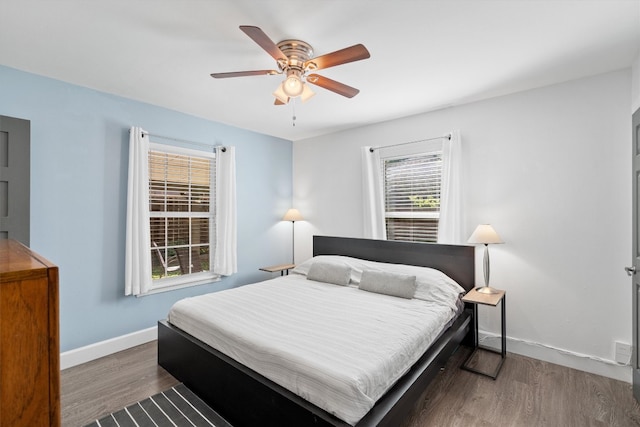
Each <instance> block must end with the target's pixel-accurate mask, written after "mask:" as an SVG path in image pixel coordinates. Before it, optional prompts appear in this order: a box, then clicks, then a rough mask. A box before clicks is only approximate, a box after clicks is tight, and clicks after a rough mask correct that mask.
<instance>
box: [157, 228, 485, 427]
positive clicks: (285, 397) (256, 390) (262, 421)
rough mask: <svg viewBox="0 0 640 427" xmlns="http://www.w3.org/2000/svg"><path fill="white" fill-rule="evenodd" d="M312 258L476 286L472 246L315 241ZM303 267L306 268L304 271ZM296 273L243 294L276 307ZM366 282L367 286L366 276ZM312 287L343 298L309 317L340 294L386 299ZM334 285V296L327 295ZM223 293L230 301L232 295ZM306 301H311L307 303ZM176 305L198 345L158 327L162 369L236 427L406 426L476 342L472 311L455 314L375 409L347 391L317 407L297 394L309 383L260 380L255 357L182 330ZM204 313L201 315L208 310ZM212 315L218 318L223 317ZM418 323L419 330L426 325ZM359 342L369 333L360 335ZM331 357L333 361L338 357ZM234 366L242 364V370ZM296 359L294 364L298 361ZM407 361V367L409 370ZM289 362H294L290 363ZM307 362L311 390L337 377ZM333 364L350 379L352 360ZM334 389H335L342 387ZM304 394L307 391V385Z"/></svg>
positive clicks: (167, 325) (293, 285) (293, 286)
mask: <svg viewBox="0 0 640 427" xmlns="http://www.w3.org/2000/svg"><path fill="white" fill-rule="evenodd" d="M313 255H314V259H321V258H323V257H327V258H329V259H333V258H335V257H348V258H347V259H350V258H355V259H358V260H366V261H371V262H383V263H391V264H405V265H410V266H421V267H431V268H435V269H437V270H440V271H442V272H443V273H445V274H446V275H447V276H448V277H450V278H452V279H453V280H455V282H457V283H458V284H459V285H460V286H461V287H462V288H461V290H469V289H471V288H472V287H473V283H474V251H473V247H468V246H452V245H431V244H420V243H408V242H392V241H380V240H368V239H353V238H340V237H324V236H314V240H313ZM303 265H304V264H303ZM299 267H300V268H302V266H299ZM403 268H404V267H403ZM292 273H294V274H292V275H290V276H292V277H291V278H288V276H285V277H284V278H282V279H281V280H280V281H277V282H276V281H266V282H263V283H262V284H257V285H256V286H245V287H242V288H239V289H243V292H249V291H251V292H263V294H262V295H261V294H256V295H252V296H251V297H253V298H254V299H256V300H262V299H263V298H265V299H264V301H265V302H266V303H267V304H268V305H274V304H276V303H277V302H278V300H280V299H284V298H285V297H286V296H287V295H289V294H292V298H295V297H296V295H295V292H297V290H298V288H301V287H302V286H301V285H304V283H302V282H299V281H298V282H296V280H299V278H296V274H295V271H294V272H292ZM309 273H311V272H309ZM362 279H363V280H364V277H363V278H362ZM271 282H273V283H271ZM308 282H309V284H310V285H313V286H311V289H312V292H315V293H316V294H317V295H324V293H326V292H329V291H331V292H340V293H339V294H330V295H329V294H328V295H329V296H327V297H321V298H331V300H332V302H331V303H329V302H327V301H326V300H324V301H323V300H321V299H320V300H317V301H315V300H314V304H311V305H310V306H309V307H307V308H304V309H303V310H305V312H306V311H307V310H312V309H313V305H316V306H320V307H324V308H327V307H329V308H330V307H333V305H334V302H335V305H336V306H338V302H339V301H340V300H341V298H342V297H341V296H340V295H343V294H345V295H346V294H348V293H350V294H354V295H356V294H357V295H360V297H361V298H365V299H366V298H371V299H374V298H378V299H381V298H380V297H379V296H372V295H371V296H370V295H369V293H368V292H363V291H362V290H358V289H357V288H354V287H353V286H334V285H326V284H325V283H322V282H313V281H308ZM270 286H271V288H270ZM332 286H333V288H336V289H329V288H331V287H332ZM337 288H340V289H337ZM281 289H282V290H283V291H282V292H283V293H282V295H280V296H278V297H277V300H274V301H273V302H268V300H266V298H267V295H278V294H277V292H278V291H279V290H281ZM416 292H417V291H416ZM239 293H242V292H236V293H235V294H239ZM221 294H224V295H233V293H221ZM304 298H305V299H306V298H307V297H304ZM345 298H346V297H345ZM384 298H385V297H382V299H384ZM387 299H388V300H394V301H393V304H395V305H394V307H398V312H401V311H402V310H404V309H405V306H411V307H413V305H415V304H424V302H423V301H417V300H415V299H414V300H406V299H405V300H402V301H401V298H394V297H390V298H389V297H387ZM198 301H200V300H198ZM385 303H386V302H385ZM224 304H225V305H229V307H232V304H233V301H232V300H228V301H226V302H225V303H224ZM287 304H288V306H287V307H294V306H295V304H291V303H287ZM356 305H360V303H359V302H358V303H357V304H356ZM363 305H366V303H363ZM177 306H178V309H176V311H175V312H174V309H172V312H171V313H170V315H172V316H173V323H177V324H179V325H180V326H181V327H182V328H184V329H187V330H190V331H191V332H192V333H193V334H194V335H197V336H199V337H200V338H201V339H199V338H195V337H194V336H193V335H192V334H189V333H187V332H185V331H184V330H183V329H182V328H180V327H177V326H176V325H174V324H173V323H172V322H169V321H166V320H164V321H160V322H159V325H158V362H159V364H160V365H161V366H163V367H164V368H165V369H166V370H167V371H169V372H170V373H171V374H172V375H174V376H175V377H176V378H177V379H178V380H180V381H182V382H183V383H185V385H186V386H187V387H189V388H190V389H192V390H193V391H194V392H195V393H196V394H198V395H199V396H200V397H201V398H202V399H203V400H205V401H206V402H207V403H209V405H211V407H212V408H213V409H215V410H216V411H217V412H218V413H219V414H220V415H221V416H223V417H225V418H226V419H227V420H228V421H229V422H230V423H231V424H233V425H234V426H236V427H243V426H255V425H274V426H307V425H309V426H350V425H355V426H358V427H360V426H374V425H375V426H377V425H380V426H397V425H400V424H401V422H402V420H403V419H404V418H405V417H406V416H407V415H408V414H410V413H411V411H412V409H413V407H414V406H415V404H416V403H417V400H418V399H419V397H420V396H421V394H422V392H423V391H424V389H425V387H426V385H427V384H428V383H429V382H430V381H431V379H432V378H433V377H434V376H435V375H436V374H437V372H438V371H439V369H440V368H441V366H443V365H444V363H445V362H446V360H447V359H448V357H449V356H450V355H451V354H452V353H453V352H454V351H455V350H456V348H457V347H458V345H459V344H460V343H461V342H462V341H463V340H465V339H466V340H472V339H473V334H472V333H470V329H471V328H470V324H471V322H470V316H471V315H470V313H469V311H468V310H458V312H459V315H458V316H457V317H455V318H451V319H446V326H447V327H446V328H445V329H444V330H443V331H442V332H440V331H437V333H436V334H435V335H434V336H433V337H431V338H430V340H429V342H428V343H427V344H428V347H424V348H423V347H420V346H424V345H425V344H424V343H420V344H419V345H417V346H416V349H418V348H419V349H420V351H419V353H417V354H415V355H413V356H411V354H413V353H411V352H408V353H409V354H410V358H413V359H411V360H410V361H409V362H410V365H409V366H408V367H407V368H406V369H405V370H402V372H400V371H398V372H399V375H400V377H399V379H398V378H393V379H392V382H391V384H392V386H391V387H390V388H387V387H388V385H385V386H384V389H382V393H381V394H380V396H378V395H375V402H370V403H369V405H371V406H370V407H364V408H362V407H360V406H359V405H360V402H359V400H363V402H362V404H363V405H366V404H367V403H366V402H364V401H366V400H367V399H366V396H365V397H364V398H362V399H360V397H359V396H358V395H355V396H352V395H346V394H341V393H342V390H339V389H336V390H337V391H336V396H337V397H336V399H335V400H333V401H331V400H330V398H329V397H327V402H325V401H321V402H318V401H314V396H313V393H311V396H309V395H307V392H306V391H304V390H306V389H303V392H301V391H300V389H298V388H297V387H298V383H299V382H302V383H303V382H304V381H301V380H300V379H299V378H298V376H294V379H293V380H292V381H294V382H293V383H291V384H288V383H286V381H284V382H283V381H282V380H281V379H280V378H279V377H273V376H272V375H271V374H272V373H271V372H270V371H269V370H268V369H267V370H266V371H261V372H263V374H258V373H257V372H256V371H255V370H253V369H250V368H249V367H247V366H245V364H246V365H249V366H253V365H252V364H251V362H252V361H253V360H252V358H251V357H252V356H249V358H248V359H247V358H245V359H243V354H238V353H237V352H236V350H234V349H231V350H230V349H229V348H228V347H225V345H224V343H223V341H224V339H220V337H217V338H211V339H212V340H214V341H210V338H209V337H207V336H206V335H202V334H201V332H203V331H204V330H205V329H206V328H205V327H204V326H203V325H200V327H199V328H198V327H197V325H196V327H195V329H194V328H192V329H189V328H191V326H189V325H188V323H181V322H182V320H181V316H180V310H179V308H180V304H177ZM274 306H275V305H274ZM198 310H199V309H198V308H197V306H196V307H195V308H193V307H189V308H185V309H184V310H182V311H183V312H184V313H187V312H189V311H198ZM221 310H222V309H221ZM301 310H302V308H301ZM202 311H204V309H203V310H202ZM214 311H216V312H217V311H218V310H214ZM288 311H294V310H288ZM322 311H324V310H321V311H318V312H317V315H318V316H321V315H322V314H323V313H322ZM345 311H348V310H342V312H345ZM394 311H395V309H394ZM219 316H220V318H219V319H218V320H217V321H222V322H224V319H225V316H226V314H225V313H224V312H222V311H221V312H220V313H219ZM314 316H316V315H314ZM325 321H327V319H321V320H320V324H319V325H321V324H322V322H325ZM400 321H401V322H402V321H406V320H400ZM349 322H351V320H347V321H346V324H349V325H351V323H349ZM417 323H422V320H420V322H417ZM255 329H256V330H258V329H259V328H258V327H255ZM256 332H257V333H258V337H257V338H256V337H254V338H252V339H258V340H259V339H260V335H262V332H261V331H256ZM364 332H366V331H364ZM357 335H365V334H364V333H357ZM265 336H266V334H265ZM391 338H393V337H391ZM215 340H218V341H215ZM242 340H244V338H242V339H241V340H240V341H242ZM274 341H275V340H274ZM387 341H388V340H387V339H385V340H384V342H381V343H380V345H379V347H380V351H383V350H384V347H386V344H387ZM207 342H209V344H211V345H209V344H208V343H207ZM215 342H218V344H217V347H219V348H220V349H222V351H219V349H216V348H214V347H213V346H214V345H216V344H215ZM258 344H259V345H262V346H266V347H261V348H267V350H266V352H267V353H268V352H270V351H274V350H273V349H268V346H269V344H270V342H269V341H268V340H267V341H265V342H262V343H258ZM313 344H314V343H313V342H306V343H304V344H301V345H300V346H299V347H304V348H307V347H308V348H309V351H310V352H314V351H315V350H314V349H313V348H312V347H313ZM469 344H471V345H473V344H474V343H473V342H472V341H470V342H469ZM336 347H338V348H339V346H338V345H336ZM377 350H378V349H377V348H375V349H372V350H371V353H372V359H376V358H377V356H376V354H377V353H376V352H377ZM275 351H279V349H278V348H275ZM340 351H341V350H339V351H338V352H337V353H336V354H337V355H339V354H340ZM227 354H230V355H232V356H233V358H232V357H229V356H228V355H227ZM277 356H278V357H276V358H275V359H277V360H280V359H279V355H277ZM334 356H335V354H334ZM327 357H328V358H330V357H333V356H327ZM237 360H241V361H244V362H245V364H243V363H240V362H238V361H237ZM295 360H296V361H297V359H295ZM363 360H364V358H363ZM409 362H407V361H405V362H404V363H409ZM287 363H290V362H289V361H288V362H287ZM304 363H306V362H301V364H302V366H303V367H304V368H303V372H308V373H309V375H308V377H309V378H308V382H309V383H315V382H317V381H319V380H320V377H323V376H324V377H330V378H333V373H332V372H330V373H328V374H325V373H320V374H317V375H316V376H314V375H315V373H316V371H319V369H316V368H318V366H317V365H316V364H318V363H320V364H321V361H312V362H309V363H311V364H309V365H305V364H304ZM364 364H365V363H363V365H364ZM293 365H297V363H293ZM293 365H291V366H293ZM328 365H331V366H333V367H334V368H335V369H336V370H337V371H340V372H339V374H341V372H342V371H343V370H344V371H345V372H346V373H345V375H346V376H351V375H352V373H351V371H348V370H347V367H349V363H348V360H347V358H345V360H344V363H343V365H344V366H342V365H341V364H340V363H335V362H332V363H330V364H328ZM287 366H290V365H287ZM261 368H262V367H261ZM305 369H306V370H305ZM285 373H286V372H285ZM373 377H378V375H377V374H374V375H373ZM337 378H338V377H337ZM367 381H368V379H367V378H365V379H360V380H359V382H360V383H367ZM336 382H337V383H338V382H340V381H336ZM300 387H304V384H303V385H301V386H300ZM372 387H374V388H376V387H378V385H376V384H374V385H373V386H372ZM290 389H291V390H295V391H296V393H298V394H301V395H302V396H304V397H305V398H303V397H300V396H299V395H298V394H296V393H294V392H292V391H290ZM332 390H333V389H332ZM376 390H378V388H376ZM378 391H379V390H378ZM367 393H368V391H367ZM367 393H364V394H367ZM316 394H318V393H316ZM329 394H330V393H322V392H319V395H320V397H322V396H324V395H327V396H328V395H329ZM317 397H318V396H315V398H317ZM341 399H342V400H343V401H344V403H346V405H343V406H344V408H342V409H340V408H339V406H340V405H339V403H340V400H341ZM311 402H315V403H317V404H314V403H311ZM334 406H335V407H334ZM323 408H324V409H323ZM350 410H353V411H354V413H350V412H349V411H350ZM341 411H342V412H341ZM358 411H360V412H358ZM362 411H364V412H362Z"/></svg>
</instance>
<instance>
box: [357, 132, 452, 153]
mask: <svg viewBox="0 0 640 427" xmlns="http://www.w3.org/2000/svg"><path fill="white" fill-rule="evenodd" d="M442 138H446V139H447V140H448V141H451V134H450V133H448V134H446V135H443V136H436V137H433V138H427V139H419V140H417V141H409V142H401V143H399V144H392V145H382V146H380V147H370V148H369V152H371V153H373V151H374V150H379V149H381V148H391V147H398V146H400V145H407V144H416V143H418V142H426V141H434V140H436V139H442Z"/></svg>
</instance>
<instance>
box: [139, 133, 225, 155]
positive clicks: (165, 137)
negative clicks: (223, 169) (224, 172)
mask: <svg viewBox="0 0 640 427" xmlns="http://www.w3.org/2000/svg"><path fill="white" fill-rule="evenodd" d="M129 132H131V130H129ZM144 135H149V136H150V137H154V138H162V139H167V140H170V141H175V142H182V143H185V144H191V145H197V146H200V147H206V148H209V149H215V148H216V147H217V146H215V145H211V144H205V143H204V142H196V141H189V140H188V139H178V138H173V137H171V136H164V135H157V134H155V133H151V132H147V131H146V130H143V131H142V136H143V137H144ZM221 149H222V152H223V153H224V152H226V151H227V149H226V147H222V148H221Z"/></svg>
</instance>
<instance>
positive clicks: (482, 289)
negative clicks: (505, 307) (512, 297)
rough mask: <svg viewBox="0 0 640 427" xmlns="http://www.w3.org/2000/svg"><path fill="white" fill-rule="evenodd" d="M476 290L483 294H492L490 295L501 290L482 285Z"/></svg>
mask: <svg viewBox="0 0 640 427" xmlns="http://www.w3.org/2000/svg"><path fill="white" fill-rule="evenodd" d="M476 292H480V293H481V294H490V295H493V294H499V293H500V291H497V290H495V289H493V288H492V287H491V286H482V287H479V288H476Z"/></svg>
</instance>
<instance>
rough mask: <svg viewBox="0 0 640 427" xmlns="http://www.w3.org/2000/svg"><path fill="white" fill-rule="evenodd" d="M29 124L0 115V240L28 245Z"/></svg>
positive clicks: (26, 121) (25, 121) (27, 121)
mask: <svg viewBox="0 0 640 427" xmlns="http://www.w3.org/2000/svg"><path fill="white" fill-rule="evenodd" d="M30 146H31V123H30V122H29V120H22V119H16V118H13V117H6V116H0V239H15V240H18V241H20V242H22V243H24V244H25V245H27V246H29V220H30V213H29V211H30V208H29V192H30V170H31V167H30V161H31V155H30Z"/></svg>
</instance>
